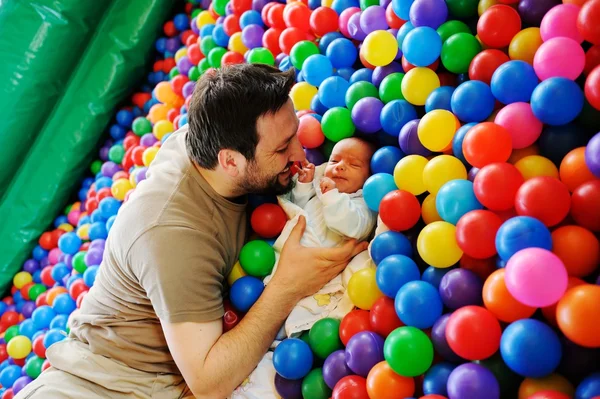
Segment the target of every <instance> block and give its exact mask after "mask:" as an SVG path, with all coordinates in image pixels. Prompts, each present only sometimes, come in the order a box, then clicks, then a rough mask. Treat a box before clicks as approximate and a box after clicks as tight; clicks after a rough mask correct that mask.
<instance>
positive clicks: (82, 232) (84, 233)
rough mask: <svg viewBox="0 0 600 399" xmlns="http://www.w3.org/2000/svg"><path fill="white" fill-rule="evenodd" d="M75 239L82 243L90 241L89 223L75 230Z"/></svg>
mask: <svg viewBox="0 0 600 399" xmlns="http://www.w3.org/2000/svg"><path fill="white" fill-rule="evenodd" d="M77 237H79V238H81V239H82V240H84V241H85V240H89V239H90V224H89V223H86V224H82V225H81V226H79V227H78V228H77Z"/></svg>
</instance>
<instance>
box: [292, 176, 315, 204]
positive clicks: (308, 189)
mask: <svg viewBox="0 0 600 399" xmlns="http://www.w3.org/2000/svg"><path fill="white" fill-rule="evenodd" d="M315 194H316V192H315V185H314V184H313V182H310V183H301V182H299V181H296V185H295V186H294V188H293V189H292V192H291V197H290V201H292V202H293V203H294V204H296V205H298V206H299V207H300V208H302V209H304V207H305V206H306V204H308V201H310V199H311V198H312V197H314V196H315Z"/></svg>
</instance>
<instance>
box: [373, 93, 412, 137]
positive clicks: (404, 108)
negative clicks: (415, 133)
mask: <svg viewBox="0 0 600 399" xmlns="http://www.w3.org/2000/svg"><path fill="white" fill-rule="evenodd" d="M417 118H418V116H417V110H416V109H415V107H413V106H412V104H410V103H409V102H408V101H406V100H392V101H390V102H389V103H387V104H386V105H385V106H384V107H383V109H382V110H381V115H380V120H381V127H382V128H383V131H384V132H386V133H387V134H389V135H390V136H394V137H398V135H399V134H400V130H401V129H402V127H403V126H404V125H406V124H407V123H408V122H410V121H412V120H413V119H417Z"/></svg>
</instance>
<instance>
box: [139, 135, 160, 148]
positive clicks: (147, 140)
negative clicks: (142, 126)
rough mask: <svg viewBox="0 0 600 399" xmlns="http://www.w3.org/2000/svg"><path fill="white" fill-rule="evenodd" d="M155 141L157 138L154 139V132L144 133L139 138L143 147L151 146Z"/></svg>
mask: <svg viewBox="0 0 600 399" xmlns="http://www.w3.org/2000/svg"><path fill="white" fill-rule="evenodd" d="M157 141H158V140H157V139H156V137H155V136H154V134H152V133H146V134H144V135H143V136H142V138H141V139H140V145H143V146H144V147H152V146H153V145H154V143H156V142H157Z"/></svg>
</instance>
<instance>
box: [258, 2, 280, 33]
mask: <svg viewBox="0 0 600 399" xmlns="http://www.w3.org/2000/svg"><path fill="white" fill-rule="evenodd" d="M275 5H277V2H269V3H267V4H265V6H264V7H263V8H262V10H261V12H260V16H261V18H262V20H263V22H264V23H265V25H267V26H268V27H271V23H270V22H269V18H268V15H269V11H270V10H271V8H273V7H274V6H275Z"/></svg>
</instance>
